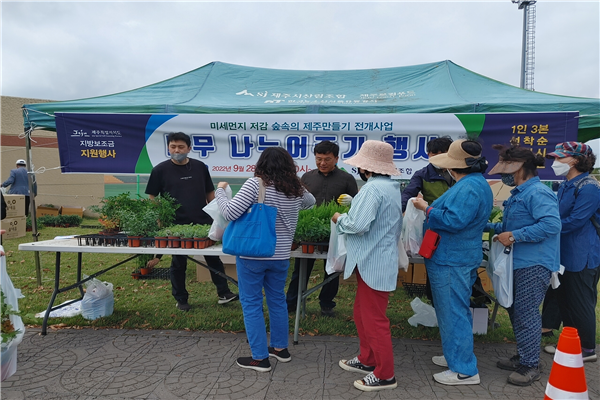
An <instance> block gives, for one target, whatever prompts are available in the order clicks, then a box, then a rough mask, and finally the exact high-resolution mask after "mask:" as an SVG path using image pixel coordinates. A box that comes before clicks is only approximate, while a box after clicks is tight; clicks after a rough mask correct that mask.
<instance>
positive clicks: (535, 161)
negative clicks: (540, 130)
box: [486, 145, 561, 386]
mask: <svg viewBox="0 0 600 404" xmlns="http://www.w3.org/2000/svg"><path fill="white" fill-rule="evenodd" d="M494 148H495V149H498V150H500V158H499V162H498V164H496V165H495V166H494V168H492V169H491V170H490V172H489V173H490V174H501V175H502V182H503V183H504V184H506V185H508V186H514V187H515V188H514V189H512V190H511V191H510V193H511V196H510V197H509V198H508V199H507V200H506V201H505V202H504V214H503V218H502V222H501V223H488V225H487V226H486V230H490V229H493V230H494V233H495V234H496V235H497V236H494V241H495V242H496V241H497V242H500V243H502V244H503V245H504V246H506V247H511V248H512V249H513V270H514V272H513V277H514V279H513V284H514V300H513V304H512V306H511V307H509V308H508V309H507V311H508V315H509V316H510V321H511V323H512V326H513V331H514V333H515V338H516V340H517V354H516V355H514V356H513V357H512V358H510V359H503V360H500V361H498V362H497V363H496V365H497V366H498V367H499V368H500V369H505V370H512V371H513V372H512V373H511V374H510V375H509V376H508V383H510V384H514V385H517V386H529V385H530V384H532V383H533V382H534V381H536V380H539V378H540V371H539V367H538V365H539V361H540V344H541V339H542V316H541V314H540V305H541V304H542V301H543V300H544V295H545V294H546V290H547V289H548V286H549V285H550V277H551V275H552V272H555V271H558V269H559V267H560V229H561V224H560V216H559V213H558V201H557V199H556V195H554V192H552V190H551V189H550V188H548V187H547V186H545V185H544V184H542V183H541V182H540V179H539V177H538V176H537V167H539V166H543V165H544V158H543V157H542V156H541V155H539V154H537V155H536V154H533V152H532V151H531V150H529V149H525V148H523V147H518V146H512V147H510V148H505V147H504V146H501V145H495V146H494Z"/></svg>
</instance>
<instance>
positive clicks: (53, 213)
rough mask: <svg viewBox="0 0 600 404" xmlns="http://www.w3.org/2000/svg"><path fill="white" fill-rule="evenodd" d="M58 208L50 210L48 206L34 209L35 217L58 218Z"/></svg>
mask: <svg viewBox="0 0 600 404" xmlns="http://www.w3.org/2000/svg"><path fill="white" fill-rule="evenodd" d="M59 210H60V209H59V208H51V207H48V206H41V205H40V206H38V207H37V209H36V211H35V212H36V214H37V217H41V216H58V213H59Z"/></svg>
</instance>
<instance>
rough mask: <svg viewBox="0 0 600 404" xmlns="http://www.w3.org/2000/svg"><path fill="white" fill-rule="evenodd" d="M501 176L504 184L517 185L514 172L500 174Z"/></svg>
mask: <svg viewBox="0 0 600 404" xmlns="http://www.w3.org/2000/svg"><path fill="white" fill-rule="evenodd" d="M500 175H501V176H502V183H503V184H504V185H508V186H509V187H514V186H515V185H517V184H516V183H515V176H514V174H500Z"/></svg>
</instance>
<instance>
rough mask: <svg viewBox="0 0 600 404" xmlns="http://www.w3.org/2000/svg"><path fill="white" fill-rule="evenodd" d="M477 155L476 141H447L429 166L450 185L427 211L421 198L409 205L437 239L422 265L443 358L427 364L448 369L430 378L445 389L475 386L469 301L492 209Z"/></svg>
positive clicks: (483, 165)
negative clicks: (446, 177)
mask: <svg viewBox="0 0 600 404" xmlns="http://www.w3.org/2000/svg"><path fill="white" fill-rule="evenodd" d="M481 151H482V149H481V145H480V144H479V143H477V142H476V141H473V140H464V139H461V140H455V141H454V142H452V144H451V145H450V148H449V149H448V153H442V154H438V155H437V156H433V157H431V158H430V159H429V161H430V162H431V164H435V165H436V166H438V167H442V168H445V169H448V172H449V173H450V175H452V177H453V178H454V179H455V180H456V184H455V185H454V186H453V187H452V188H450V189H449V190H448V191H446V192H445V193H444V194H443V195H442V196H440V197H439V198H438V199H436V200H435V201H434V202H433V204H432V205H431V206H428V204H427V202H426V201H424V200H423V199H422V198H417V199H415V200H414V202H413V203H414V205H415V207H416V208H417V209H421V210H423V211H424V212H425V214H426V221H425V226H426V227H427V228H429V229H431V230H433V231H435V232H436V233H438V234H439V235H440V242H439V245H438V247H437V249H436V250H435V251H434V253H433V255H432V256H431V258H430V259H425V266H426V267H427V271H428V276H429V280H430V282H431V292H432V293H433V300H434V301H435V313H436V316H437V320H438V325H439V327H440V335H441V337H442V349H443V350H444V355H443V356H434V357H433V358H432V361H433V363H434V364H436V365H438V366H442V367H448V368H449V369H448V370H446V371H443V372H440V373H436V374H434V375H433V378H434V380H435V381H436V382H438V383H441V384H445V385H450V386H456V385H464V384H479V383H480V379H479V371H478V369H477V358H475V354H474V353H473V318H472V315H471V310H470V301H471V299H470V297H471V286H472V285H473V283H474V282H475V279H476V278H477V268H479V266H480V265H481V260H482V259H483V250H482V239H481V236H482V234H483V228H484V227H485V225H486V223H487V221H488V219H489V216H490V213H491V211H492V206H493V195H492V190H491V188H490V187H489V185H488V183H487V181H486V180H485V178H484V177H483V175H482V173H484V172H485V170H486V168H487V161H486V160H485V157H482V156H481Z"/></svg>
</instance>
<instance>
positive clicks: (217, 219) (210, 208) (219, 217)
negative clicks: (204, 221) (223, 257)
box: [202, 185, 232, 241]
mask: <svg viewBox="0 0 600 404" xmlns="http://www.w3.org/2000/svg"><path fill="white" fill-rule="evenodd" d="M225 193H226V194H227V199H231V198H232V192H231V187H230V186H229V185H227V187H226V188H225ZM202 210H203V211H205V212H206V213H207V214H208V215H209V216H210V217H212V220H213V223H212V225H211V226H210V230H209V231H208V238H209V239H211V240H214V241H221V240H222V239H223V233H224V232H225V228H226V227H227V225H228V224H229V220H227V219H225V217H223V214H222V213H221V209H219V204H218V202H217V199H216V198H215V199H213V200H212V201H210V202H209V203H208V205H206V206H205V207H203V208H202Z"/></svg>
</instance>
